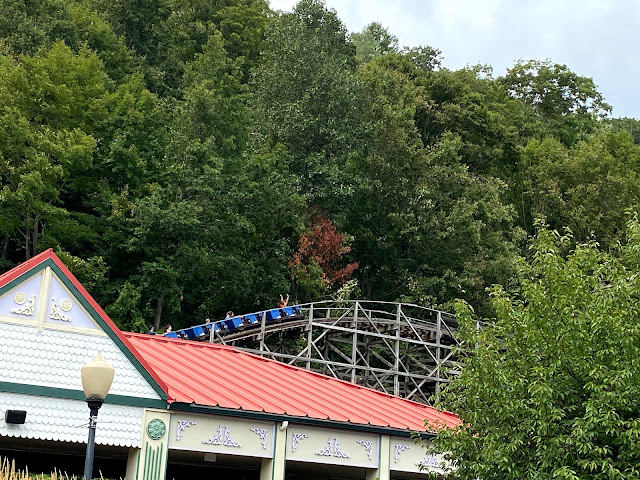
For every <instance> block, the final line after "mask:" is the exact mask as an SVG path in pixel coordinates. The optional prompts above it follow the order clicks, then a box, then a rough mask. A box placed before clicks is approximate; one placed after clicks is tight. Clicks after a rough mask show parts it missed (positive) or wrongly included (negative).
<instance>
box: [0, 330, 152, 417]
mask: <svg viewBox="0 0 640 480" xmlns="http://www.w3.org/2000/svg"><path fill="white" fill-rule="evenodd" d="M98 352H102V354H103V355H104V357H105V359H106V360H107V361H108V362H109V363H110V364H111V365H113V367H114V368H115V376H114V379H113V385H112V386H111V390H109V393H111V394H115V395H127V396H131V397H139V398H151V399H158V398H160V397H159V396H158V394H157V393H156V392H155V391H154V390H153V389H152V388H151V386H149V384H148V383H147V381H146V380H145V378H144V377H143V376H142V375H141V374H140V372H138V370H136V368H135V367H134V366H133V364H132V363H131V362H130V361H129V359H128V358H127V357H126V356H125V355H124V354H123V353H122V352H121V351H120V349H119V348H118V347H117V346H116V344H115V343H113V341H112V340H111V339H110V338H108V337H96V336H91V335H83V334H80V333H72V332H63V331H55V330H43V331H41V332H38V330H37V328H36V327H29V326H23V325H12V324H7V323H4V324H0V372H2V378H1V379H0V381H3V382H10V383H19V384H25V385H38V386H45V387H57V388H65V389H71V390H82V381H81V379H80V369H81V368H82V366H83V365H84V364H85V363H87V362H88V361H89V360H91V359H92V358H93V357H95V356H96V354H97V353H98ZM0 395H4V394H0ZM85 408H86V407H85Z"/></svg>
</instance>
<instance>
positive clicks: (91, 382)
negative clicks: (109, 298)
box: [81, 353, 114, 480]
mask: <svg viewBox="0 0 640 480" xmlns="http://www.w3.org/2000/svg"><path fill="white" fill-rule="evenodd" d="M113 373H114V370H113V367H112V366H111V365H109V364H108V363H107V361H106V360H105V359H104V357H103V356H102V354H101V353H98V355H96V356H95V358H94V359H93V360H91V361H90V362H87V363H86V364H85V365H84V366H83V367H82V372H81V375H82V389H83V390H84V396H85V398H86V399H87V405H89V410H90V412H91V413H90V414H89V440H88V441H87V456H86V458H85V462H84V478H85V480H91V478H93V451H94V447H95V440H96V422H97V420H98V410H100V407H101V406H102V403H103V402H104V399H105V398H106V396H107V393H109V389H110V388H111V383H112V382H113Z"/></svg>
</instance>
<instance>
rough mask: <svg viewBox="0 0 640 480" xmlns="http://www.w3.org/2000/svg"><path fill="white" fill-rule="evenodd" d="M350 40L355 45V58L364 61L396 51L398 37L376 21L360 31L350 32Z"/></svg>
mask: <svg viewBox="0 0 640 480" xmlns="http://www.w3.org/2000/svg"><path fill="white" fill-rule="evenodd" d="M351 42H352V43H353V45H355V47H356V58H357V59H358V60H359V61H361V62H365V63H366V62H368V61H370V60H373V59H374V58H375V57H377V56H379V55H385V54H387V53H394V52H397V51H398V37H396V36H395V35H393V34H392V33H390V32H389V30H387V29H386V28H384V27H383V26H382V24H380V23H378V22H373V23H370V24H369V25H367V26H366V27H364V29H363V30H362V32H360V33H353V34H351Z"/></svg>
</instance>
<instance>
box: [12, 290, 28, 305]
mask: <svg viewBox="0 0 640 480" xmlns="http://www.w3.org/2000/svg"><path fill="white" fill-rule="evenodd" d="M13 301H14V302H16V303H17V304H18V305H22V304H23V303H24V302H26V301H27V295H26V294H25V293H24V292H16V294H15V295H14V296H13Z"/></svg>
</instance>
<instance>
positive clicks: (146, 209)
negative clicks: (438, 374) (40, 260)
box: [0, 0, 640, 331]
mask: <svg viewBox="0 0 640 480" xmlns="http://www.w3.org/2000/svg"><path fill="white" fill-rule="evenodd" d="M0 4H1V5H2V9H3V14H2V16H1V17H0V37H1V38H2V39H1V40H0V79H1V80H0V182H1V188H0V249H1V250H0V263H1V264H0V269H1V270H2V271H5V270H7V269H9V268H11V267H13V266H15V265H16V264H18V263H20V262H23V261H25V260H26V259H28V258H30V257H32V256H33V255H35V254H37V253H39V252H41V251H43V250H45V249H47V248H53V249H54V251H55V252H56V253H57V254H58V255H59V256H60V257H61V259H62V260H63V261H64V262H65V263H66V264H67V265H68V266H69V267H70V268H71V270H72V271H73V272H74V274H75V275H76V276H77V277H78V278H79V280H80V281H81V282H82V283H83V284H84V285H85V286H86V287H87V289H88V290H89V291H90V292H91V294H92V295H93V296H94V297H95V298H96V300H97V301H98V303H99V304H101V305H102V306H104V307H105V309H106V311H107V313H108V314H109V315H110V316H111V318H113V319H114V320H115V321H116V323H118V324H119V326H120V327H122V328H123V329H129V330H134V331H135V330H138V331H141V330H144V329H145V328H146V326H148V325H150V324H153V323H155V325H156V326H157V325H160V324H165V323H172V324H173V325H174V327H175V326H185V325H189V324H194V323H196V322H201V321H202V320H203V319H204V318H205V317H212V318H215V317H221V315H222V314H223V312H224V311H226V310H229V309H233V310H234V311H235V312H236V313H241V312H250V311H255V310H258V309H260V308H263V307H265V306H272V305H273V304H274V303H275V301H276V299H277V298H279V295H280V294H287V293H288V294H290V295H291V297H292V299H293V301H295V302H307V301H312V300H317V299H324V298H329V297H331V296H336V295H340V296H342V297H343V298H344V297H347V296H351V297H352V298H355V297H360V298H367V299H376V300H394V301H395V300H399V301H405V302H414V303H418V304H421V305H427V306H434V307H439V308H443V309H448V308H450V306H451V302H452V301H453V300H454V299H456V298H462V299H464V300H466V301H467V302H469V304H470V305H471V306H473V308H474V309H475V311H476V312H477V313H478V314H480V315H491V314H492V312H491V307H490V306H489V305H490V303H489V302H488V294H487V287H489V286H491V285H492V284H495V283H500V284H502V285H509V284H510V282H512V278H514V277H513V274H514V270H515V268H516V265H517V263H518V259H519V258H520V257H523V256H526V255H528V252H529V249H528V246H529V243H530V240H529V239H530V238H531V236H532V235H533V234H534V233H535V227H534V225H535V224H536V219H537V218H538V217H540V216H544V217H545V218H546V222H547V223H548V224H549V225H550V226H551V228H555V229H558V230H561V231H563V229H564V228H568V229H570V230H571V232H572V238H573V239H574V241H575V242H576V243H581V242H584V241H587V240H589V239H592V238H596V239H597V241H598V242H599V244H600V246H601V247H602V248H604V249H607V248H609V247H610V246H611V247H613V246H614V245H617V242H618V241H619V239H620V238H621V236H622V235H623V234H624V229H625V223H626V220H627V215H628V212H629V210H631V209H634V208H636V207H637V204H638V199H639V198H640V181H639V179H638V176H639V175H640V146H639V145H638V144H639V143H640V122H638V121H637V120H635V119H628V118H625V119H612V118H610V113H609V112H610V110H611V109H610V106H609V105H607V104H606V103H605V101H604V99H603V98H602V95H601V94H600V93H599V92H598V90H597V88H596V86H595V84H594V82H593V81H592V80H591V79H590V78H586V77H583V76H580V75H579V74H578V73H574V72H572V71H571V70H570V69H569V68H568V67H567V66H565V65H559V64H555V63H553V62H551V61H536V60H531V61H521V62H518V63H517V64H515V65H514V66H513V67H512V68H510V69H509V70H508V71H507V72H506V73H505V74H504V75H503V76H496V75H494V72H492V70H491V69H490V68H489V67H487V66H477V67H469V68H465V69H462V70H457V71H451V70H448V69H446V68H443V67H442V64H441V62H442V53H441V52H440V51H439V50H437V49H436V48H434V47H431V46H422V47H414V48H408V47H402V46H400V45H399V44H398V40H397V38H396V37H395V36H394V35H393V33H392V32H389V31H388V30H387V29H385V28H384V27H383V26H382V25H380V24H378V23H372V24H371V25H369V26H367V27H366V28H365V29H364V30H363V31H362V32H348V31H347V29H346V28H345V26H344V24H343V23H342V22H341V20H340V18H339V17H338V13H337V12H335V11H333V10H330V9H328V8H327V7H326V6H325V5H324V3H323V2H322V1H320V0H302V1H301V2H300V3H298V4H297V6H296V7H295V8H294V10H293V11H292V12H287V13H283V12H274V11H271V10H270V8H269V4H268V2H267V1H266V0H208V1H204V0H110V1H105V0H0ZM445 55H446V52H445Z"/></svg>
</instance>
